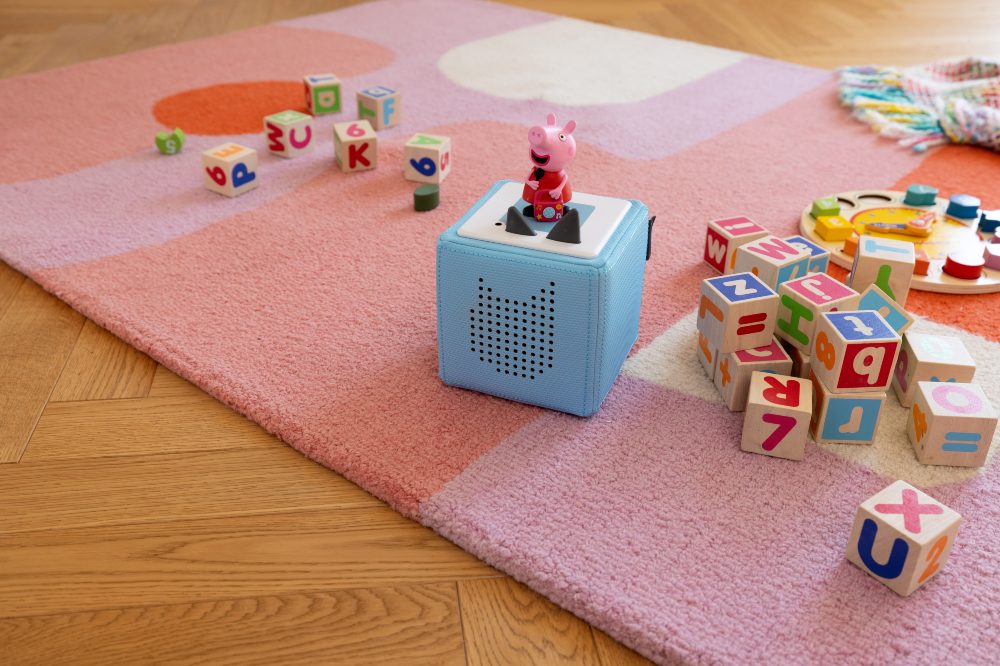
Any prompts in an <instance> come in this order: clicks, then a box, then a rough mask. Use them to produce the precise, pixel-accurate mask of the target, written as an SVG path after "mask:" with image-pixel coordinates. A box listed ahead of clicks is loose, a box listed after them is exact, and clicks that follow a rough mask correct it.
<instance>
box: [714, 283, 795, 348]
mask: <svg viewBox="0 0 1000 666" xmlns="http://www.w3.org/2000/svg"><path fill="white" fill-rule="evenodd" d="M777 310H778V295H777V294H776V293H774V291H773V290H772V289H771V288H770V287H768V286H767V285H766V284H764V283H763V282H762V281H761V280H760V279H759V278H757V277H754V276H753V275H751V274H750V273H734V274H733V275H720V276H719V277H714V278H708V279H707V280H703V281H702V283H701V302H700V303H699V305H698V330H699V331H701V332H702V333H704V334H705V337H706V338H707V339H708V342H709V343H711V345H712V346H713V347H714V348H715V349H716V350H717V351H719V352H720V353H727V352H731V351H736V350H738V349H752V348H754V347H760V346H761V345H766V344H769V343H770V342H771V337H772V336H773V335H774V321H775V315H776V313H777Z"/></svg>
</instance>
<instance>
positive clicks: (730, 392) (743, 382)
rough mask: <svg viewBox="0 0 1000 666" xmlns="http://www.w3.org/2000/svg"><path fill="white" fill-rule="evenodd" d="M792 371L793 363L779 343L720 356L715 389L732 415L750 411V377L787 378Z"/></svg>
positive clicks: (774, 341) (773, 341)
mask: <svg viewBox="0 0 1000 666" xmlns="http://www.w3.org/2000/svg"><path fill="white" fill-rule="evenodd" d="M791 369H792V359H790V358H789V357H788V353H787V352H786V351H785V350H784V349H783V348H782V346H781V345H780V344H778V341H777V340H775V339H773V338H772V339H771V344H769V345H764V346H763V347H756V348H754V349H741V350H740V351H734V352H729V353H728V354H719V359H718V364H717V367H716V369H715V387H716V388H717V389H719V393H720V394H721V395H722V400H723V402H725V403H726V407H728V408H729V410H730V411H733V412H742V411H743V410H744V409H746V408H747V396H748V395H749V392H750V376H751V375H752V374H753V373H754V372H771V373H774V374H776V375H787V374H789V372H790V371H791Z"/></svg>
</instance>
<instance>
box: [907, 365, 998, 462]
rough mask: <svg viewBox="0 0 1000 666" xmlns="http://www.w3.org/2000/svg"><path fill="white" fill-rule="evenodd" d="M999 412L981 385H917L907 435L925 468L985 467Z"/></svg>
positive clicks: (920, 383)
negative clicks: (952, 466)
mask: <svg viewBox="0 0 1000 666" xmlns="http://www.w3.org/2000/svg"><path fill="white" fill-rule="evenodd" d="M996 429H997V411H996V410H995V409H993V405H991V404H990V401H989V399H988V398H987V397H986V394H985V393H983V389H981V388H980V387H979V385H978V384H959V383H957V382H956V383H952V382H917V390H916V398H915V400H914V402H913V407H912V408H911V409H910V418H909V420H908V421H907V425H906V434H907V435H908V436H909V438H910V442H911V443H912V444H913V450H914V452H915V453H916V454H917V460H919V461H920V462H921V463H923V464H924V465H956V466H960V467H982V466H983V465H984V464H985V463H986V456H987V455H988V454H989V451H990V445H991V444H992V443H993V435H994V434H995V433H996Z"/></svg>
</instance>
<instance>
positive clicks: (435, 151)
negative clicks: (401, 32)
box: [403, 134, 451, 185]
mask: <svg viewBox="0 0 1000 666" xmlns="http://www.w3.org/2000/svg"><path fill="white" fill-rule="evenodd" d="M449 173H451V139H450V138H449V137H446V136H436V135H433V134H414V135H413V136H412V137H411V138H410V140H409V141H407V142H406V148H405V149H404V151H403V176H404V177H405V178H406V179H407V180H412V181H414V182H417V183H434V184H435V185H438V184H440V183H441V181H442V180H444V179H445V178H446V177H447V176H448V174H449Z"/></svg>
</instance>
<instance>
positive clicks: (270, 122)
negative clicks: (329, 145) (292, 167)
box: [264, 111, 316, 157]
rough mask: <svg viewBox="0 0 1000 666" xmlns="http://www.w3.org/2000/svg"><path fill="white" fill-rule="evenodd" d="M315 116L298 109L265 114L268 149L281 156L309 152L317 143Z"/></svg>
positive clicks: (293, 155) (292, 155)
mask: <svg viewBox="0 0 1000 666" xmlns="http://www.w3.org/2000/svg"><path fill="white" fill-rule="evenodd" d="M315 132H316V128H315V127H314V126H313V117H312V116H310V115H307V114H305V113H299V112H298V111H282V112H281V113H272V114H271V115H269V116H264V133H265V135H266V136H267V149H268V150H270V151H271V152H272V153H274V154H275V155H280V156H281V157H295V156H296V155H302V154H303V153H308V152H309V151H311V150H312V149H313V147H314V146H315V145H316V142H315V141H313V135H314V133H315Z"/></svg>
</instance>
